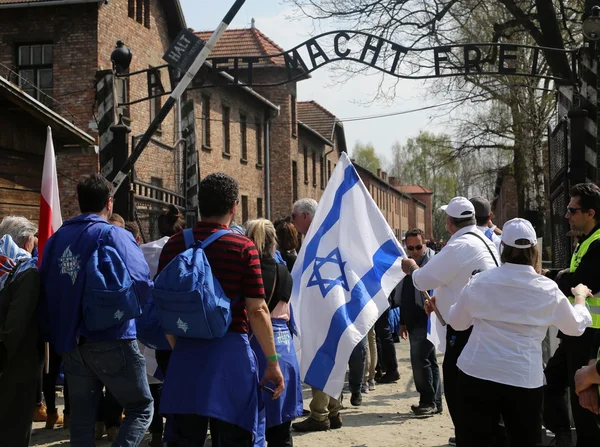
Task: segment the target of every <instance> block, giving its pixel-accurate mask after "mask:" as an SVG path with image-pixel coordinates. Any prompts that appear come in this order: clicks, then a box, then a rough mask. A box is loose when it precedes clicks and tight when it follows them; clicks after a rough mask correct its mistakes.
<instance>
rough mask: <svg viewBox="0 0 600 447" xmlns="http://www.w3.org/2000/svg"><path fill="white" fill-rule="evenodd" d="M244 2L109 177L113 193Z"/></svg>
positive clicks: (239, 1)
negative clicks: (115, 171) (121, 164)
mask: <svg viewBox="0 0 600 447" xmlns="http://www.w3.org/2000/svg"><path fill="white" fill-rule="evenodd" d="M245 2H246V0H236V2H235V3H234V4H233V6H232V7H231V8H230V9H229V11H228V12H227V14H226V15H225V17H224V18H223V21H222V22H221V23H220V24H219V26H218V27H217V29H216V30H215V31H214V32H213V33H212V35H211V36H210V39H208V42H206V44H205V45H204V47H203V48H202V50H201V51H200V53H199V54H198V56H196V59H195V60H194V62H193V63H192V65H191V66H190V68H189V69H188V71H187V72H186V73H185V75H184V76H183V78H182V79H181V81H179V84H177V86H176V87H175V88H174V89H173V92H172V93H171V95H170V96H169V97H168V98H167V100H166V101H165V104H164V105H163V106H162V108H161V109H160V110H159V112H158V113H157V114H156V117H154V119H153V120H152V122H151V123H150V126H149V127H148V129H147V130H146V132H145V133H144V135H143V136H142V137H141V138H140V140H139V141H138V143H137V145H136V146H135V148H134V149H133V150H132V151H131V155H130V156H129V158H128V159H127V161H125V163H124V164H123V166H122V167H121V169H120V170H119V172H118V173H117V174H116V176H115V177H114V179H111V178H110V177H111V176H109V178H108V180H110V181H111V182H112V184H113V188H114V190H115V191H117V190H118V189H119V187H120V186H121V184H122V183H123V181H124V180H125V178H126V177H127V174H128V173H129V171H131V169H132V168H133V166H134V165H135V162H136V161H137V160H138V158H139V157H140V155H141V154H142V152H143V151H144V149H145V148H146V146H147V145H148V143H149V142H150V139H151V138H152V135H153V134H154V132H156V130H157V129H158V127H159V126H160V124H161V123H162V122H163V121H164V119H165V118H166V117H167V115H168V114H169V112H170V111H171V109H172V108H173V106H174V105H175V104H176V103H177V100H178V99H179V98H180V97H181V95H182V94H183V92H185V90H186V89H187V87H188V86H189V85H190V83H191V82H192V81H193V80H194V77H195V76H196V74H197V73H198V71H199V70H200V68H201V67H202V65H204V62H205V61H206V58H208V56H209V55H210V53H211V51H212V50H213V48H214V47H215V45H216V44H217V41H218V40H219V39H220V38H221V36H222V35H223V34H224V33H225V30H226V29H227V27H228V26H229V24H230V23H231V21H232V20H233V18H234V17H235V16H236V14H237V13H238V11H239V10H240V8H241V7H242V6H243V4H244V3H245Z"/></svg>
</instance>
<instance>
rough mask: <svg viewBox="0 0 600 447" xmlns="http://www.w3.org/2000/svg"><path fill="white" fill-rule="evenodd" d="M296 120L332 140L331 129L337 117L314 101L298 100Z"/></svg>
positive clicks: (332, 129)
mask: <svg viewBox="0 0 600 447" xmlns="http://www.w3.org/2000/svg"><path fill="white" fill-rule="evenodd" d="M297 108H298V120H299V121H302V123H303V124H306V125H307V126H308V127H310V128H311V129H313V130H315V131H316V132H318V133H319V134H320V135H321V136H322V137H323V138H325V139H326V140H329V141H333V131H334V128H335V124H336V122H338V119H337V118H336V117H335V115H334V114H333V113H331V112H330V111H328V110H327V109H326V108H325V107H323V106H322V105H320V104H319V103H317V102H315V101H306V102H298V104H297Z"/></svg>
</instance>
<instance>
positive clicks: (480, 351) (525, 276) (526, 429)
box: [448, 219, 592, 447]
mask: <svg viewBox="0 0 600 447" xmlns="http://www.w3.org/2000/svg"><path fill="white" fill-rule="evenodd" d="M536 244H537V237H536V234H535V230H534V229H533V227H532V225H531V223H529V222H528V221H527V220H524V219H513V220H511V221H509V222H507V223H506V225H505V226H504V228H503V233H502V245H503V251H502V262H503V265H502V266H500V267H499V268H496V269H492V270H488V271H485V272H481V273H479V274H477V275H475V276H473V277H472V278H471V280H470V281H469V283H468V284H467V285H466V286H465V287H464V288H463V290H462V292H461V294H460V296H459V298H458V301H457V303H456V304H455V305H453V306H452V307H451V309H450V314H449V317H448V324H450V325H451V326H452V327H453V328H455V329H456V330H464V329H467V328H468V327H470V326H471V325H473V333H472V335H471V337H470V339H469V342H468V343H467V345H466V347H465V349H464V350H463V352H462V354H461V356H460V357H459V359H458V368H459V370H460V373H459V379H458V395H459V396H460V398H461V401H460V406H461V409H460V412H459V414H460V415H461V420H460V421H459V424H460V426H461V430H458V431H457V432H458V433H460V434H461V435H460V438H459V439H457V445H458V446H459V447H486V446H489V445H491V441H492V440H491V435H492V433H493V431H494V428H495V427H496V426H497V424H498V420H499V419H500V417H502V419H503V420H504V424H505V426H506V432H507V435H508V438H509V440H510V445H511V447H514V446H523V447H525V446H527V447H532V446H534V445H536V442H538V440H539V432H540V428H541V425H542V421H541V414H542V400H543V391H542V387H543V383H544V373H543V369H542V340H543V339H544V337H545V335H546V331H547V329H548V327H549V326H551V325H554V326H556V327H558V329H560V330H561V331H562V332H563V333H565V334H567V335H572V336H579V335H581V334H583V332H584V330H585V328H586V327H587V326H589V325H590V324H591V323H592V318H591V315H590V313H589V311H588V310H587V308H586V306H585V300H586V297H587V296H591V292H590V290H589V289H588V288H587V287H586V286H584V285H581V284H580V285H578V286H577V287H575V288H574V289H573V295H574V297H575V305H571V303H570V302H569V300H568V299H567V297H566V296H565V295H564V294H563V293H562V292H561V291H560V290H559V288H558V286H557V285H556V283H555V282H554V281H552V280H550V279H548V278H546V277H544V276H542V275H540V274H539V252H538V247H537V246H536Z"/></svg>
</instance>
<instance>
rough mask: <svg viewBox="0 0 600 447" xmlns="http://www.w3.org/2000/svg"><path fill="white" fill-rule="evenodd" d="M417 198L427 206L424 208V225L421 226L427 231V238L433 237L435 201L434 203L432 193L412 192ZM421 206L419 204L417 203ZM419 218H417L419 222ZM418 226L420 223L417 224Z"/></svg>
mask: <svg viewBox="0 0 600 447" xmlns="http://www.w3.org/2000/svg"><path fill="white" fill-rule="evenodd" d="M411 195H412V196H413V197H414V198H415V199H417V200H418V201H419V202H422V203H424V204H425V208H424V209H423V224H422V225H423V226H420V227H419V228H420V229H422V230H423V231H424V232H425V238H427V239H433V224H432V216H433V209H432V207H433V203H432V197H433V196H432V194H431V193H423V194H411ZM417 206H419V205H417ZM418 221H419V219H418V218H417V222H418ZM417 226H418V225H417Z"/></svg>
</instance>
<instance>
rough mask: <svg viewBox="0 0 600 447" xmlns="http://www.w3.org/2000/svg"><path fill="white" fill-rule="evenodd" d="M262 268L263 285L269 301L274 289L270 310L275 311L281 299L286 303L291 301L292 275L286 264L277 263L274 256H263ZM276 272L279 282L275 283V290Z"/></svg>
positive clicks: (261, 260)
mask: <svg viewBox="0 0 600 447" xmlns="http://www.w3.org/2000/svg"><path fill="white" fill-rule="evenodd" d="M260 268H261V270H262V278H263V285H264V288H265V297H266V300H267V302H269V298H270V297H271V291H273V298H271V301H270V302H269V312H273V309H275V306H277V304H278V303H279V302H280V301H283V302H285V303H289V302H290V297H291V295H292V276H291V275H290V273H289V272H288V271H287V269H286V266H285V265H283V264H277V263H276V262H275V259H273V258H267V257H264V258H261V259H260ZM275 272H277V284H275V290H273V284H274V281H275Z"/></svg>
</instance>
